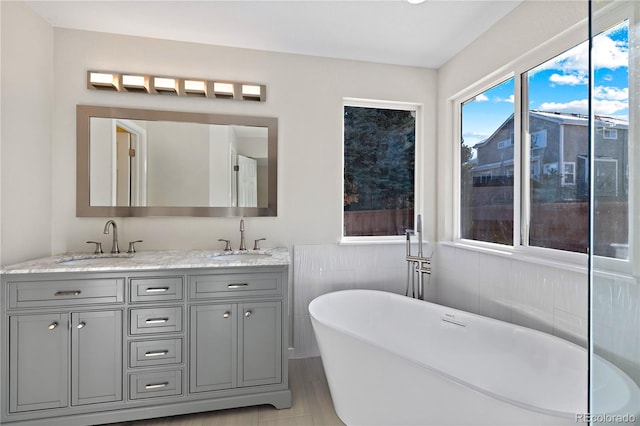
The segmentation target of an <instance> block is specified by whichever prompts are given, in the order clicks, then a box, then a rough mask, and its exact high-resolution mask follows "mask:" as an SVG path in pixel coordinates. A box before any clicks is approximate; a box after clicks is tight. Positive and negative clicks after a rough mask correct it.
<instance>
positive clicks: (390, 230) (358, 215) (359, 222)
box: [344, 209, 413, 237]
mask: <svg viewBox="0 0 640 426" xmlns="http://www.w3.org/2000/svg"><path fill="white" fill-rule="evenodd" d="M406 229H413V209H398V210H359V211H345V212H344V235H345V236H348V237H361V236H368V235H371V236H380V235H404V233H405V230H406Z"/></svg>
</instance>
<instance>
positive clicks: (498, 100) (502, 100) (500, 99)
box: [493, 95, 515, 104]
mask: <svg viewBox="0 0 640 426" xmlns="http://www.w3.org/2000/svg"><path fill="white" fill-rule="evenodd" d="M493 100H494V101H495V102H506V103H508V104H512V103H514V102H515V95H509V97H508V98H499V97H497V96H496V97H495V98H494V99H493Z"/></svg>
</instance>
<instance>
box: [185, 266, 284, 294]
mask: <svg viewBox="0 0 640 426" xmlns="http://www.w3.org/2000/svg"><path fill="white" fill-rule="evenodd" d="M280 295H282V276H281V275H280V274H278V273H269V272H267V273H255V274H220V275H192V276H190V277H189V297H190V298H191V299H214V298H226V297H248V296H280Z"/></svg>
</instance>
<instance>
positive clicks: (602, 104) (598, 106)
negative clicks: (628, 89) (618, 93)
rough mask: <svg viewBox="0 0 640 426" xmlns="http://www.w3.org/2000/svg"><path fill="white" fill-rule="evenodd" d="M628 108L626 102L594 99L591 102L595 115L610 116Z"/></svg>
mask: <svg viewBox="0 0 640 426" xmlns="http://www.w3.org/2000/svg"><path fill="white" fill-rule="evenodd" d="M628 107H629V104H628V103H627V102H622V101H612V100H605V99H596V100H595V101H593V110H594V112H595V113H596V114H597V115H608V116H612V115H614V114H615V113H617V112H619V111H624V110H626V109H627V108H628Z"/></svg>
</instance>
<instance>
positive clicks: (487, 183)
mask: <svg viewBox="0 0 640 426" xmlns="http://www.w3.org/2000/svg"><path fill="white" fill-rule="evenodd" d="M513 90H514V79H513V78H510V79H509V80H506V81H504V82H502V83H500V84H498V85H496V86H494V87H491V88H489V89H488V90H485V91H484V92H482V93H480V94H479V95H476V96H474V97H473V98H471V99H469V100H467V101H465V102H464V103H463V104H462V109H461V114H462V117H461V125H462V128H461V133H460V134H461V141H460V142H461V148H460V160H461V169H460V170H461V173H460V182H461V184H460V185H461V190H460V233H461V236H462V238H467V239H471V240H477V241H486V242H490V243H498V244H509V245H511V244H513V172H511V173H508V169H511V170H513V165H514V146H513V144H512V143H511V135H512V134H513V130H514V124H513Z"/></svg>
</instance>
